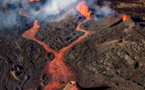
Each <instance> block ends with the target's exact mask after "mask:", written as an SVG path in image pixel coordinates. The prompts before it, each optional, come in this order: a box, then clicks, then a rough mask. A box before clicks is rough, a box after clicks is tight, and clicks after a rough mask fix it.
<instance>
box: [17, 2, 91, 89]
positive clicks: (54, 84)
mask: <svg viewBox="0 0 145 90" xmlns="http://www.w3.org/2000/svg"><path fill="white" fill-rule="evenodd" d="M82 5H85V4H82V3H81V4H80V6H78V8H79V7H82ZM21 10H22V9H21ZM21 10H20V11H19V14H20V15H24V16H27V17H30V16H28V15H25V14H21ZM81 14H82V15H84V16H85V17H86V18H87V19H86V20H85V21H83V22H82V23H84V22H86V21H88V20H89V18H90V12H88V8H87V6H84V7H83V12H81ZM31 18H33V17H31ZM82 23H80V24H78V25H77V27H76V30H77V31H80V32H84V35H82V36H80V37H78V39H76V40H75V41H73V42H72V43H71V44H70V45H68V46H66V47H63V48H62V49H60V50H59V51H54V50H52V49H51V48H49V47H48V45H47V44H45V43H44V42H42V41H39V40H38V39H37V38H36V37H35V35H36V33H37V32H38V29H39V28H40V25H39V24H38V20H34V25H33V27H32V28H30V29H29V30H27V31H25V32H24V33H23V34H22V37H24V38H27V39H30V40H33V41H36V42H37V43H39V44H40V45H42V46H43V48H44V49H45V50H46V51H47V52H51V53H53V54H54V57H55V58H54V59H53V60H52V61H50V62H48V63H47V64H46V65H45V67H44V69H43V73H44V74H45V75H46V76H48V77H49V82H48V84H47V85H46V86H45V87H44V88H43V90H54V89H60V88H62V87H64V86H65V85H66V84H67V83H68V82H69V81H72V80H75V73H74V71H73V70H72V69H71V68H70V67H69V66H67V65H66V64H65V62H64V61H63V57H64V55H65V52H66V51H67V50H68V49H69V48H71V47H72V46H74V45H75V44H77V43H79V42H80V41H82V40H83V39H85V38H86V37H87V36H88V35H90V34H92V33H93V32H91V31H86V30H83V29H80V28H79V27H80V25H81V24H82ZM45 58H46V57H45ZM47 60H48V59H47ZM70 90H78V89H75V88H71V89H70Z"/></svg>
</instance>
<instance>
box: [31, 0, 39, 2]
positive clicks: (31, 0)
mask: <svg viewBox="0 0 145 90" xmlns="http://www.w3.org/2000/svg"><path fill="white" fill-rule="evenodd" d="M33 1H40V0H29V2H33Z"/></svg>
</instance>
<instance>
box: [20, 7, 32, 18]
mask: <svg viewBox="0 0 145 90" xmlns="http://www.w3.org/2000/svg"><path fill="white" fill-rule="evenodd" d="M21 12H22V8H21V9H20V11H19V14H20V15H22V16H26V17H29V18H34V17H31V16H28V15H26V14H22V13H21Z"/></svg>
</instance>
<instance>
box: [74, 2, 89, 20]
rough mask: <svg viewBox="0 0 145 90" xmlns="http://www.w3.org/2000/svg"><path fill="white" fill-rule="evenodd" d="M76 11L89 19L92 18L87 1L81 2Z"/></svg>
mask: <svg viewBox="0 0 145 90" xmlns="http://www.w3.org/2000/svg"><path fill="white" fill-rule="evenodd" d="M76 9H77V11H78V12H80V14H82V15H84V16H85V17H86V18H87V19H89V18H90V14H91V12H90V11H89V9H88V6H87V5H86V2H85V0H81V1H80V3H79V4H78V5H77V7H76Z"/></svg>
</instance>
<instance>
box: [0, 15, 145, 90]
mask: <svg viewBox="0 0 145 90" xmlns="http://www.w3.org/2000/svg"><path fill="white" fill-rule="evenodd" d="M132 18H134V16H131V17H129V18H128V19H127V20H126V21H124V22H123V21H122V19H121V17H120V16H118V17H115V16H114V15H111V16H107V17H104V18H102V19H101V20H99V21H97V20H95V19H94V18H92V19H90V20H89V21H87V22H86V23H83V24H82V25H81V27H80V28H82V29H85V30H89V31H95V33H93V34H91V35H89V36H88V37H87V38H86V39H84V40H83V41H81V42H80V43H78V44H76V45H74V46H73V47H72V48H70V49H69V50H67V52H66V54H65V56H64V61H65V63H66V64H67V65H69V66H71V67H72V68H73V69H74V71H75V73H76V77H77V82H78V84H79V86H80V87H81V88H82V89H83V90H144V89H145V60H144V58H145V27H144V26H145V23H144V22H143V21H136V20H134V19H132ZM139 19H140V18H139ZM83 20H85V18H84V17H81V18H80V17H75V18H72V17H68V18H66V19H64V20H61V21H59V22H51V23H50V22H49V23H48V22H45V21H39V25H40V28H39V29H38V33H37V34H36V37H37V38H38V39H39V40H40V41H43V42H45V43H46V44H47V45H48V46H49V47H50V48H52V49H54V50H56V51H58V50H59V49H61V48H62V47H64V46H67V45H69V44H70V43H71V42H73V41H74V40H76V39H77V38H78V37H79V36H81V35H83V33H82V32H79V31H76V30H75V28H76V25H77V24H78V23H79V22H81V21H83ZM33 22H34V20H33V19H30V18H28V17H24V16H20V15H18V23H17V25H16V26H14V27H13V28H9V27H7V28H3V29H2V30H0V32H1V33H0V90H28V89H30V88H33V89H35V90H41V87H43V86H45V85H46V84H47V83H48V82H49V77H47V76H45V74H43V73H42V70H43V68H44V66H45V64H46V63H49V61H51V60H53V59H54V55H53V54H52V53H49V52H46V50H44V48H43V47H42V46H41V45H40V44H38V43H37V42H34V41H32V40H28V39H25V38H23V37H22V36H21V34H22V33H23V32H24V31H26V30H28V29H30V28H31V27H32V26H33ZM45 56H46V57H47V58H48V60H46V58H45Z"/></svg>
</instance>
